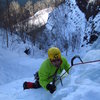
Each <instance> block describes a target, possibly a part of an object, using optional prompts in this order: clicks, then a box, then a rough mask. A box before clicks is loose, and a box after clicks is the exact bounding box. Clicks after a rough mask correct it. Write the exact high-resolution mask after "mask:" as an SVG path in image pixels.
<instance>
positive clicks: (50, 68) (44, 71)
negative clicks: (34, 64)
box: [38, 57, 70, 90]
mask: <svg viewBox="0 0 100 100" xmlns="http://www.w3.org/2000/svg"><path fill="white" fill-rule="evenodd" d="M61 59H62V64H61V66H60V68H59V69H58V71H57V74H60V73H61V72H62V71H63V69H65V71H67V72H68V69H69V67H70V65H69V64H68V62H67V60H66V58H65V57H61ZM55 71H56V67H55V66H54V65H53V64H52V63H51V62H50V60H49V59H46V60H45V61H44V62H43V63H42V65H41V67H40V69H39V72H38V74H39V83H40V85H41V86H42V87H43V88H45V89H46V86H47V84H49V83H50V82H52V81H53V78H52V77H51V78H49V77H50V76H52V75H54V73H55ZM48 78H49V79H48ZM46 90H47V89H46Z"/></svg>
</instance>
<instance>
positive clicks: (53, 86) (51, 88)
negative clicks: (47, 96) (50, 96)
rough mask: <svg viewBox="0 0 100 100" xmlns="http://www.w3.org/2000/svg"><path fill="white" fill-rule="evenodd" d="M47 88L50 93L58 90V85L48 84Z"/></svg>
mask: <svg viewBox="0 0 100 100" xmlns="http://www.w3.org/2000/svg"><path fill="white" fill-rule="evenodd" d="M46 88H47V89H48V90H49V91H50V93H53V92H54V91H55V90H56V86H55V85H53V84H47V86H46Z"/></svg>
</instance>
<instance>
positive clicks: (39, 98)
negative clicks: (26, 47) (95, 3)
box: [0, 41, 100, 100]
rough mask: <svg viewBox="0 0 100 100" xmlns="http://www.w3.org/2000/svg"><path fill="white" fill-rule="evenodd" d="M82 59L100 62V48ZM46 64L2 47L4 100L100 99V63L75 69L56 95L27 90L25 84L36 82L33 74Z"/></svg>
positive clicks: (0, 88)
mask: <svg viewBox="0 0 100 100" xmlns="http://www.w3.org/2000/svg"><path fill="white" fill-rule="evenodd" d="M97 43H98V41H97ZM82 59H83V61H90V60H96V59H97V60H99V59H100V49H91V50H90V51H89V52H87V53H86V54H84V57H83V58H82ZM43 61H44V58H37V59H35V58H32V57H30V56H27V55H25V54H23V53H22V54H18V52H14V51H13V52H12V51H10V50H9V49H6V50H5V49H3V48H0V72H1V73H0V79H1V80H2V81H0V100H6V99H8V100H33V99H36V100H69V99H70V100H94V99H95V100H100V95H99V94H100V91H99V90H100V84H99V83H100V77H99V76H100V62H97V63H91V64H86V65H85V64H84V65H78V66H73V68H72V69H71V70H70V74H69V75H67V76H66V77H65V78H63V86H61V84H60V83H59V84H58V85H57V90H56V92H54V94H50V93H49V92H48V91H46V90H45V89H43V88H39V89H29V90H23V87H22V86H23V82H24V81H31V82H34V81H35V80H34V76H33V74H34V73H35V72H36V71H37V70H38V69H39V67H40V65H41V63H42V62H43Z"/></svg>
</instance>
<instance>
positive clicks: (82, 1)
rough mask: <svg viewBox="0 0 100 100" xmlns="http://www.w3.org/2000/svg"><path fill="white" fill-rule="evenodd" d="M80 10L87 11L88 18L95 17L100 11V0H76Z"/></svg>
mask: <svg viewBox="0 0 100 100" xmlns="http://www.w3.org/2000/svg"><path fill="white" fill-rule="evenodd" d="M76 3H77V5H78V7H79V8H80V10H81V11H82V12H84V13H85V16H86V19H87V20H88V19H89V17H91V16H93V18H94V17H95V16H96V15H97V13H98V12H99V11H100V0H76Z"/></svg>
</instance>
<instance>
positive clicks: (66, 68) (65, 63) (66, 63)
mask: <svg viewBox="0 0 100 100" xmlns="http://www.w3.org/2000/svg"><path fill="white" fill-rule="evenodd" d="M64 69H65V71H66V72H67V73H69V69H70V64H69V63H68V61H67V60H66V58H64Z"/></svg>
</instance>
